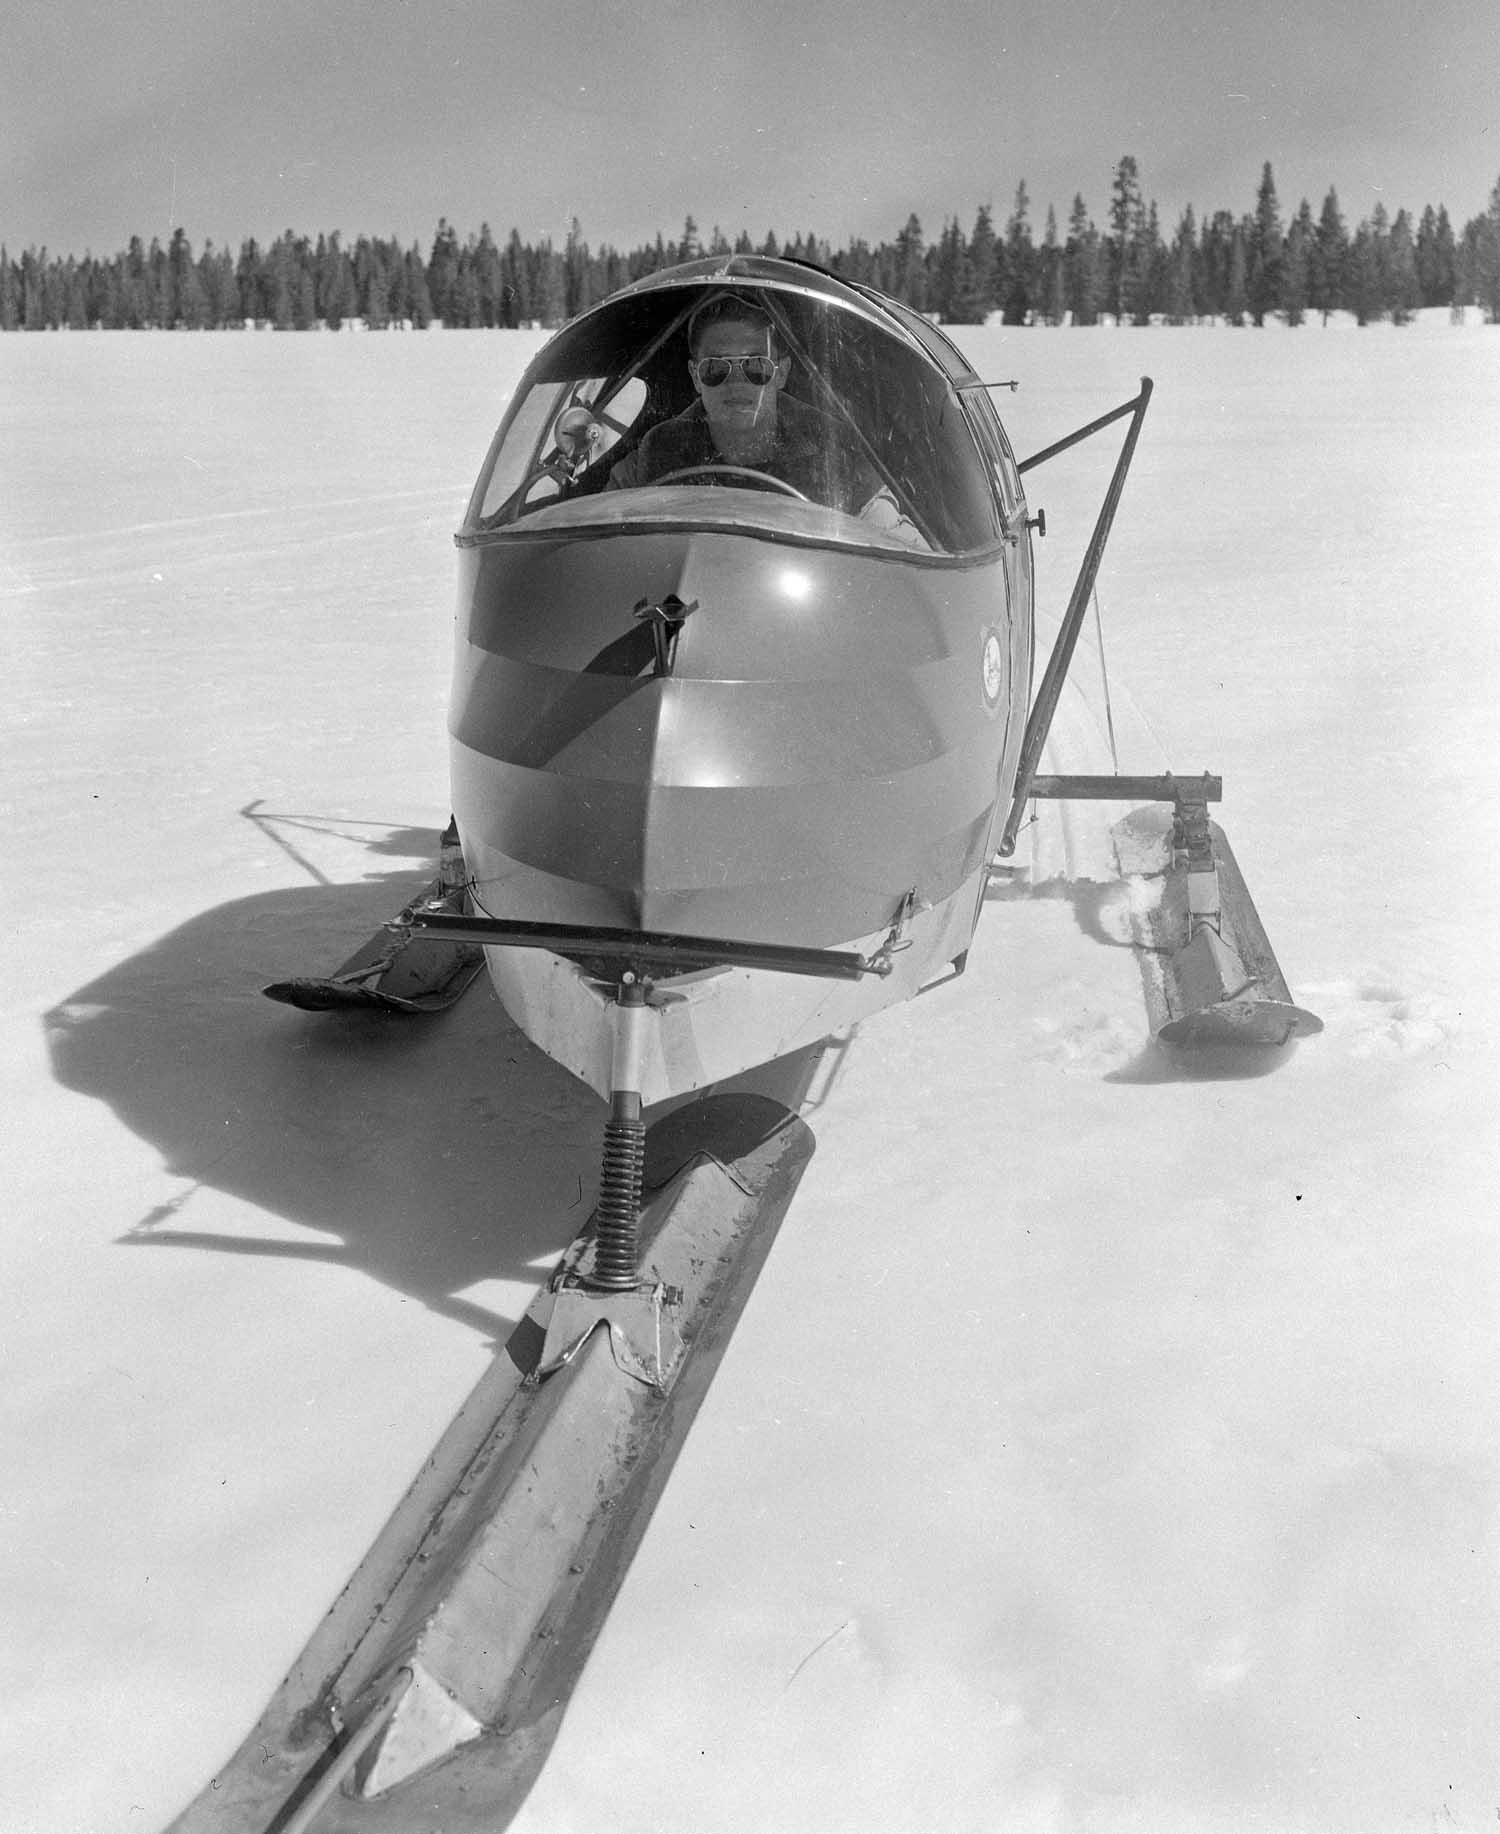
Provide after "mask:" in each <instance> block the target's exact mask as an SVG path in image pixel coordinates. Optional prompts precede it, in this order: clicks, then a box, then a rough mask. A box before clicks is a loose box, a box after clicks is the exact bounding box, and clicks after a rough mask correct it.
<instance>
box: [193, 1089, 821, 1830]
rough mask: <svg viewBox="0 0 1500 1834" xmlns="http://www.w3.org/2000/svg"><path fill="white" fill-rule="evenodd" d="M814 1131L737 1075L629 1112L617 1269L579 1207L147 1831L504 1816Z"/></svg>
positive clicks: (606, 1601) (662, 1476)
mask: <svg viewBox="0 0 1500 1834" xmlns="http://www.w3.org/2000/svg"><path fill="white" fill-rule="evenodd" d="M812 1150H813V1136H812V1134H811V1132H810V1131H809V1129H808V1128H807V1126H806V1124H805V1123H804V1122H802V1121H801V1120H799V1119H798V1118H797V1117H796V1116H795V1115H793V1114H792V1113H790V1111H789V1110H787V1109H786V1108H784V1107H783V1106H782V1105H781V1104H780V1103H779V1102H775V1101H773V1100H771V1099H770V1098H769V1097H766V1096H758V1095H722V1094H721V1095H714V1096H708V1097H704V1098H702V1099H700V1100H699V1101H697V1102H694V1103H692V1104H690V1105H689V1106H687V1107H685V1108H680V1109H678V1110H676V1111H674V1112H673V1113H672V1114H670V1115H668V1116H667V1117H666V1118H665V1119H664V1120H662V1121H660V1122H658V1123H657V1124H656V1125H655V1126H654V1127H652V1128H651V1129H650V1130H649V1132H647V1133H646V1134H645V1139H644V1146H643V1156H642V1157H643V1163H642V1165H641V1183H642V1185H643V1186H644V1188H645V1190H646V1193H647V1195H646V1199H645V1202H644V1205H643V1206H642V1208H641V1210H640V1212H639V1216H638V1219H635V1220H636V1221H637V1222H638V1234H639V1258H638V1260H637V1261H636V1264H635V1265H636V1277H635V1279H634V1280H633V1282H631V1283H629V1284H626V1283H624V1282H623V1281H620V1280H618V1279H616V1278H614V1277H613V1276H608V1275H606V1277H604V1278H599V1277H596V1276H598V1275H599V1274H600V1272H601V1268H600V1263H601V1261H602V1260H603V1258H604V1251H605V1246H606V1243H605V1232H604V1230H603V1227H602V1218H601V1219H599V1226H598V1227H591V1228H590V1229H589V1230H588V1231H586V1232H585V1234H584V1235H583V1236H581V1237H579V1239H578V1240H577V1241H576V1242H575V1243H574V1244H573V1246H572V1247H571V1248H570V1249H569V1250H568V1252H567V1253H566V1254H565V1255H564V1256H563V1259H562V1261H561V1262H560V1263H559V1266H558V1268H557V1270H556V1272H555V1273H554V1274H553V1276H552V1278H551V1280H550V1281H549V1282H548V1283H547V1285H546V1287H545V1288H544V1289H543V1290H542V1292H540V1293H539V1294H538V1295H537V1298H536V1299H535V1300H534V1301H533V1303H532V1305H531V1308H530V1309H529V1311H528V1312H527V1314H526V1316H525V1317H524V1318H523V1319H522V1320H521V1322H520V1324H519V1325H518V1326H517V1327H516V1329H515V1331H514V1333H513V1334H512V1336H511V1338H510V1340H509V1342H508V1343H507V1344H506V1346H505V1349H504V1350H503V1351H502V1352H501V1353H500V1354H499V1356H497V1357H496V1359H495V1362H494V1365H493V1366H492V1368H491V1370H490V1371H489V1373H488V1374H487V1375H486V1376H485V1377H484V1378H483V1379H482V1381H481V1382H480V1383H479V1386H478V1387H477V1388H476V1389H475V1390H474V1393H473V1394H472V1395H471V1396H470V1397H469V1400H468V1401H467V1402H466V1403H465V1404H464V1407H463V1408H462V1410H461V1411H460V1413H459V1415H458V1416H457V1418H456V1419H455V1420H454V1422H453V1424H452V1425H451V1426H450V1428H449V1429H448V1432H447V1433H446V1434H445V1435H444V1437H443V1439H442V1440H441V1441H440V1442H439V1444H438V1446H437V1447H436V1449H435V1450H434V1451H433V1453H432V1455H431V1456H430V1457H429V1459H428V1460H427V1462H426V1463H425V1465H424V1466H423V1468H422V1470H421V1472H420V1473H419V1474H418V1476H417V1478H416V1479H415V1481H414V1482H413V1484H412V1486H411V1488H410V1490H409V1491H408V1492H407V1495H406V1497H405V1498H404V1499H403V1500H402V1502H401V1503H400V1504H399V1505H398V1507H397V1509H396V1512H395V1514H394V1515H393V1516H392V1518H391V1520H390V1522H389V1523H388V1524H387V1525H386V1527H385V1529H384V1530H383V1531H382V1532H381V1534H380V1536H379V1538H378V1539H377V1541H376V1543H375V1545H374V1547H373V1548H372V1549H371V1550H370V1552H369V1554H368V1555H367V1556H366V1558H365V1560H364V1562H363V1563H362V1564H361V1566H360V1568H359V1569H358V1571H357V1572H356V1573H355V1575H354V1577H353V1578H352V1579H351V1580H350V1581H349V1583H348V1585H347V1586H346V1587H345V1588H344V1590H343V1591H342V1593H340V1595H339V1597H338V1599H337V1600H336V1601H335V1603H334V1604H333V1606H332V1608H331V1609H330V1611H329V1613H328V1615H327V1617H326V1618H325V1619H324V1620H323V1623H322V1624H321V1625H320V1626H319V1628H318V1629H317V1630H316V1631H315V1632H314V1634H313V1637H312V1639H311V1641H310V1642H309V1643H308V1645H307V1648H306V1649H305V1650H304V1651H303V1653H302V1655H301V1656H300V1657H299V1659H298V1661H297V1662H296V1664H295V1665H294V1667H293V1669H292V1671H291V1673H290V1674H289V1675H288V1676H287V1678H286V1680H285V1681H284V1682H283V1683H282V1686H281V1687H280V1689H279V1690H278V1691H277V1693H276V1695H275V1697H274V1698H273V1699H272V1701H271V1703H270V1705H269V1706H268V1707H267V1709H266V1711H265V1713H264V1714H263V1715H262V1717H261V1719H260V1721H259V1723H258V1724H257V1725H256V1727H255V1729H254V1730H253V1731H252V1733H251V1734H250V1736H249V1737H248V1738H247V1739H246V1741H245V1742H244V1744H243V1745H242V1746H241V1747H240V1749H239V1751H238V1752H237V1753H236V1754H235V1756H234V1757H233V1758H232V1759H230V1761H229V1762H228V1763H227V1764H226V1765H225V1766H224V1767H223V1768H222V1769H221V1770H220V1771H219V1772H218V1774H217V1775H216V1776H215V1777H214V1779H213V1782H212V1783H211V1784H210V1785H209V1787H208V1788H206V1789H205V1790H204V1791H203V1792H202V1794H201V1795H200V1796H199V1797H198V1798H197V1799H196V1800H195V1801H194V1802H193V1803H192V1804H191V1805H190V1806H189V1807H188V1808H187V1809H185V1810H184V1811H183V1813H182V1814H181V1815H180V1816H179V1817H178V1819H177V1820H176V1821H174V1822H173V1823H172V1826H171V1829H170V1830H169V1834H308V1830H316V1834H469V1831H471V1830H472V1831H473V1834H479V1830H484V1831H485V1834H493V1831H494V1830H496V1829H498V1828H502V1827H504V1825H505V1823H506V1821H507V1820H508V1819H509V1818H510V1816H511V1815H512V1814H513V1813H514V1812H515V1810H516V1809H517V1807H518V1806H519V1805H520V1803H521V1801H522V1799H523V1798H524V1796H525V1795H526V1792H527V1791H528V1789H529V1788H530V1787H531V1784H532V1783H533V1782H534V1781H535V1778H536V1775H537V1773H538V1771H539V1770H540V1769H541V1766H542V1763H543V1761H544V1760H545V1758H546V1756H547V1753H548V1751H549V1749H550V1748H551V1745H552V1742H553V1739H554V1737H555V1736H556V1733H557V1729H558V1726H559V1723H560V1721H561V1718H562V1714H563V1710H564V1708H565V1707H566V1705H567V1701H568V1697H569V1695H570V1693H571V1690H572V1687H573V1684H574V1682H575V1680H576V1678H577V1676H578V1674H579V1671H580V1670H581V1669H582V1667H583V1664H584V1661H585V1659H586V1658H587V1656H588V1653H589V1650H590V1648H591V1647H592V1645H593V1642H594V1640H595V1637H596V1636H597V1634H598V1632H599V1629H600V1627H601V1625H602V1624H603V1621H604V1618H605V1616H606V1614H607V1613H608V1610H609V1608H610V1605H611V1604H612V1602H613V1599H614V1595H615V1592H616V1590H617V1589H618V1587H619V1584H620V1582H621V1579H622V1577H623V1575H624V1573H625V1570H626V1568H627V1567H628V1565H629V1563H630V1560H631V1557H632V1556H633V1554H634V1552H635V1549H636V1547H637V1545H638V1544H639V1542H640V1539H641V1536H642V1534H643V1533H644V1532H645V1528H646V1524H647V1521H648V1520H649V1518H650V1515H651V1512H652V1510H653V1508H654V1507H655V1505H656V1502H657V1500H658V1498H659V1496H660V1494H661V1492H662V1490H663V1488H664V1486H665V1484H666V1481H667V1477H668V1474H669V1472H670V1470H671V1467H672V1463H673V1460H674V1459H675V1457H676V1455H677V1452H678V1451H679V1449H680V1448H681V1446H682V1444H683V1441H684V1440H685V1438H686V1436H687V1433H688V1430H689V1428H690V1427H691V1425H692V1422H693V1418H694V1416H695V1414H696V1412H697V1409H698V1407H699V1405H700V1403H701V1401H702V1399H703V1396H704V1394H705V1393H706V1391H707V1389H708V1386H709V1384H710V1382H711V1380H712V1378H713V1374H714V1371H715V1369H716V1367H717V1364H718V1361H719V1358H720V1357H721V1356H722V1354H723V1351H724V1349H725V1346H726V1345H727V1343H728V1341H729V1337H730V1334H731V1333H732V1331H733V1329H734V1326H735V1323H736V1320H737V1319H738V1316H739V1314H740V1311H741V1310H742V1308H743V1306H744V1304H745V1301H746V1299H747V1297H748V1295H749V1293H750V1291H751V1289H752V1287H753V1286H754V1283H755V1280H756V1277H757V1275H758V1274H759V1272H760V1269H761V1266H762V1264H763V1263H764V1261H765V1259H766V1256H767V1254H768V1253H769V1251H770V1248H771V1245H772V1242H773V1240H774V1238H775V1235H776V1232H777V1229H778V1228H779V1226H780V1223H781V1220H782V1218H783V1216H784V1215H785V1213H786V1210H787V1207H788V1205H789V1204H790V1202H791V1200H792V1197H793V1194H794V1193H795V1191H796V1188H797V1183H798V1181H799V1179H800V1178H801V1175H802V1172H803V1170H804V1168H805V1166H806V1164H807V1162H808V1160H809V1158H810V1157H811V1155H812ZM634 1233H635V1232H632V1247H634ZM618 1246H619V1244H618V1242H615V1243H614V1244H613V1248H614V1249H618ZM614 1258H615V1259H618V1256H617V1255H616V1256H615V1257H614Z"/></svg>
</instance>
